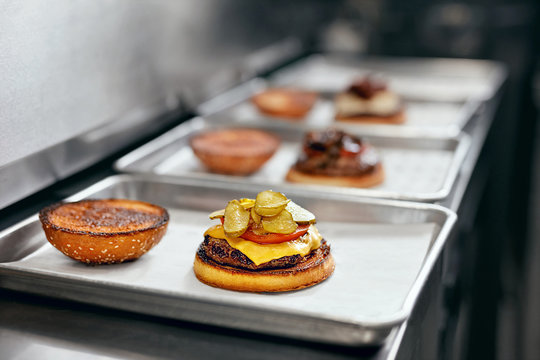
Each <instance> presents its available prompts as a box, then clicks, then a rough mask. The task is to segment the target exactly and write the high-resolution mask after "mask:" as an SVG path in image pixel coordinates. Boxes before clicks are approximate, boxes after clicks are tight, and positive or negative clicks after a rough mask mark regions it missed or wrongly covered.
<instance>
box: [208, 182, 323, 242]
mask: <svg viewBox="0 0 540 360" xmlns="http://www.w3.org/2000/svg"><path fill="white" fill-rule="evenodd" d="M220 218H224V221H223V230H224V231H225V235H227V237H231V238H235V237H239V236H241V235H242V234H243V233H245V232H246V231H247V229H248V228H249V227H250V226H251V230H252V231H253V232H254V233H256V234H258V235H264V234H265V233H275V234H291V233H293V232H294V231H296V229H297V228H298V225H309V224H315V222H316V220H315V215H313V214H312V213H311V212H310V211H308V210H306V209H304V208H303V207H301V206H299V205H297V204H295V203H294V202H292V201H290V200H289V199H287V197H286V196H285V195H283V194H282V193H279V192H275V191H272V190H267V191H263V192H260V193H259V194H258V195H257V199H246V198H242V199H240V200H231V201H229V203H228V204H227V207H226V208H225V209H222V210H217V211H214V212H213V213H211V214H210V219H220Z"/></svg>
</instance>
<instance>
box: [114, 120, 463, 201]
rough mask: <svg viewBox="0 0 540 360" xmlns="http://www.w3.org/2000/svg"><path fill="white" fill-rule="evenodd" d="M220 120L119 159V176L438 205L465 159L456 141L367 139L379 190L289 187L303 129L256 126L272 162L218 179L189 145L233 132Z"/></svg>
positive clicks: (188, 127)
mask: <svg viewBox="0 0 540 360" xmlns="http://www.w3.org/2000/svg"><path fill="white" fill-rule="evenodd" d="M227 120H228V119H224V121H222V122H221V123H220V124H218V123H216V121H215V119H214V120H213V121H206V120H205V119H203V118H195V119H192V120H190V121H188V122H186V123H184V124H182V125H179V126H178V127H176V128H175V129H172V130H171V131H169V132H168V133H166V134H164V135H162V136H161V137H159V138H157V139H155V140H153V141H151V142H149V143H147V144H145V145H144V146H142V147H141V148H139V149H136V150H134V151H133V152H131V153H129V154H127V155H126V156H124V157H122V158H120V159H119V160H118V161H117V162H116V163H115V167H116V169H117V170H119V171H124V172H136V173H153V174H160V175H172V176H178V177H191V178H199V179H208V180H214V181H224V182H228V183H240V184H241V183H245V184H259V185H265V186H275V185H279V186H283V187H284V188H286V189H291V190H293V189H298V188H304V189H310V190H312V191H316V192H318V193H334V194H348V195H355V196H366V197H378V198H390V199H400V200H415V201H437V200H441V199H444V198H445V197H446V196H447V195H448V194H449V192H450V189H451V188H452V186H453V183H454V180H455V178H456V177H457V175H458V173H459V167H460V165H461V162H462V161H463V158H464V157H465V155H466V153H467V149H468V146H469V140H468V138H467V137H466V136H460V137H457V138H417V137H383V136H376V135H372V136H367V137H366V139H367V141H368V142H370V143H371V144H372V145H373V146H375V147H376V148H377V150H378V151H379V153H380V154H381V158H382V161H383V164H384V167H385V176H386V178H385V181H384V183H383V184H381V185H379V186H376V187H373V188H369V189H358V188H350V187H334V186H320V185H305V184H293V183H288V182H286V181H285V175H286V173H287V171H288V169H289V168H290V166H291V165H293V164H294V162H295V161H296V159H297V157H298V154H299V151H300V147H301V141H302V137H303V135H304V132H305V130H307V128H304V129H302V128H299V127H297V126H291V127H286V126H284V125H277V124H273V125H266V126H257V128H258V129H263V130H266V131H269V132H272V133H274V134H275V135H277V136H279V137H280V138H281V139H282V144H281V146H280V148H279V150H278V151H277V152H276V154H274V156H273V157H272V158H271V159H270V160H269V161H268V163H266V164H265V165H264V166H263V167H262V168H261V169H260V170H259V171H258V172H256V173H255V174H253V175H250V176H246V177H238V176H227V175H218V174H214V173H211V172H209V171H208V170H206V169H205V168H204V166H203V165H202V164H201V163H200V162H199V161H198V159H197V158H196V157H195V155H194V154H193V152H192V151H191V148H190V146H189V139H190V138H191V137H192V136H193V135H195V134H196V133H198V132H201V131H204V130H207V129H214V128H219V127H231V126H232V127H235V126H239V125H238V124H230V122H228V121H227Z"/></svg>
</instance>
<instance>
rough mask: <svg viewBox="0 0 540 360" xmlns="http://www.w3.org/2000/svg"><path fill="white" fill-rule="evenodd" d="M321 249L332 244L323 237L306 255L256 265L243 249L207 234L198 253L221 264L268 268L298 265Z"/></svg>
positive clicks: (323, 249)
mask: <svg viewBox="0 0 540 360" xmlns="http://www.w3.org/2000/svg"><path fill="white" fill-rule="evenodd" d="M319 249H320V250H321V251H323V252H325V253H326V252H329V251H330V246H329V245H328V244H327V243H326V241H325V240H324V239H323V240H322V241H321V246H320V247H319V248H318V249H316V250H314V251H311V252H310V253H309V254H307V255H306V256H300V255H299V254H296V255H291V256H283V257H281V258H279V259H274V260H270V261H268V262H266V263H262V264H259V265H255V263H254V262H253V261H251V259H250V258H248V257H247V256H246V255H244V254H243V253H242V252H241V251H239V250H237V249H235V248H233V247H232V246H230V245H229V243H228V242H227V241H226V240H224V239H217V238H214V237H212V236H210V235H206V236H205V237H204V241H203V242H202V243H201V245H200V246H199V249H198V251H197V254H198V255H199V256H200V257H201V258H202V259H204V260H208V259H210V260H213V261H215V262H216V263H218V264H220V265H225V266H232V267H235V268H240V269H249V270H268V269H283V268H290V267H293V266H296V265H298V264H300V263H302V262H304V261H306V260H307V259H309V258H310V257H311V256H313V254H314V253H315V252H316V251H317V250H319Z"/></svg>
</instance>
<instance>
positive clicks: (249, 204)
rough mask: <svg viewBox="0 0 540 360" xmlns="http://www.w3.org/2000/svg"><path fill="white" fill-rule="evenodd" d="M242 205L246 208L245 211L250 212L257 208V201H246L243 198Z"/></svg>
mask: <svg viewBox="0 0 540 360" xmlns="http://www.w3.org/2000/svg"><path fill="white" fill-rule="evenodd" d="M240 204H242V206H243V207H244V209H246V210H249V209H251V208H252V207H253V206H255V199H246V198H242V199H240Z"/></svg>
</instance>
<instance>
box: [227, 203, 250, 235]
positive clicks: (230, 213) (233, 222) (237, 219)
mask: <svg viewBox="0 0 540 360" xmlns="http://www.w3.org/2000/svg"><path fill="white" fill-rule="evenodd" d="M249 217H250V211H249V210H246V209H244V207H243V206H242V204H241V203H240V201H238V200H231V201H229V203H228V204H227V207H226V208H225V221H224V222H223V230H224V231H225V235H227V237H231V238H235V237H239V236H240V235H242V234H243V233H244V232H246V230H247V228H248V225H249Z"/></svg>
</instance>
